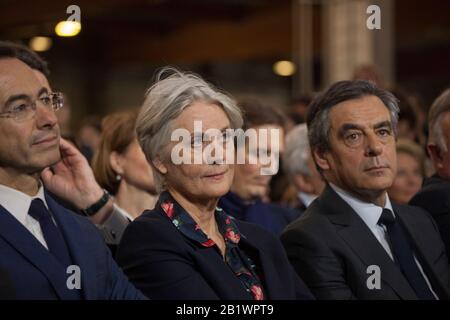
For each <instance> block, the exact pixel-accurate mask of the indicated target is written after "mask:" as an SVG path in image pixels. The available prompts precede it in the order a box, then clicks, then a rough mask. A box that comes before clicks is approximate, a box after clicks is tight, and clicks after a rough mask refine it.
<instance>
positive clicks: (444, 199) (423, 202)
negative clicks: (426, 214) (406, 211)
mask: <svg viewBox="0 0 450 320" xmlns="http://www.w3.org/2000/svg"><path fill="white" fill-rule="evenodd" d="M433 181H434V182H433V183H427V184H425V185H424V186H423V188H422V189H421V190H420V191H419V192H418V193H417V194H416V195H415V196H414V197H413V198H412V199H411V201H410V204H412V205H418V206H421V207H427V208H428V207H430V208H441V207H443V206H444V207H447V208H450V181H449V180H444V179H440V180H437V179H434V180H433ZM433 211H434V210H433Z"/></svg>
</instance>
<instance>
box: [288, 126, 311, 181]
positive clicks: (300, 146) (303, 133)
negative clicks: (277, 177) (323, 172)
mask: <svg viewBox="0 0 450 320" xmlns="http://www.w3.org/2000/svg"><path fill="white" fill-rule="evenodd" d="M310 157H311V151H310V148H309V142H308V129H307V127H306V123H302V124H299V125H297V126H295V127H294V128H293V129H292V130H291V131H289V133H288V134H287V135H286V142H285V148H284V154H283V169H284V171H285V173H286V175H287V176H292V175H294V174H299V173H300V174H303V175H305V176H307V177H310V176H311V175H312V172H311V170H310V169H309V166H308V160H309V159H310Z"/></svg>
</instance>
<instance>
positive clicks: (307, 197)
mask: <svg viewBox="0 0 450 320" xmlns="http://www.w3.org/2000/svg"><path fill="white" fill-rule="evenodd" d="M297 197H298V198H299V199H300V201H301V202H302V203H303V204H304V205H305V207H309V205H310V204H311V203H312V202H313V201H314V199H316V198H317V196H316V195H315V194H311V193H305V192H302V191H300V192H299V193H297Z"/></svg>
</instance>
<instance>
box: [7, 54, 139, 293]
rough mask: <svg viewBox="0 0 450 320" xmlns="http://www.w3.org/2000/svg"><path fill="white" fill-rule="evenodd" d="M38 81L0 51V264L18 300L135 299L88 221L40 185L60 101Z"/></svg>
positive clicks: (52, 152) (55, 144) (54, 141)
mask: <svg viewBox="0 0 450 320" xmlns="http://www.w3.org/2000/svg"><path fill="white" fill-rule="evenodd" d="M44 80H46V79H45V77H44ZM43 82H44V81H43V79H39V76H38V75H37V74H36V72H35V71H33V70H32V69H31V68H30V67H29V66H27V65H26V64H25V63H24V62H22V61H20V60H19V59H17V58H16V55H15V53H14V52H13V51H8V50H3V51H2V50H0V136H1V139H0V269H2V270H4V271H5V273H6V274H7V275H8V277H9V278H10V280H11V282H12V284H13V287H14V291H15V294H16V298H18V299H142V298H144V296H143V295H142V294H141V293H140V292H139V291H137V290H136V289H135V288H134V287H133V286H132V285H131V284H130V283H129V282H128V280H127V279H126V277H125V276H124V275H123V273H122V271H121V270H120V269H119V268H118V266H117V265H116V263H115V262H114V261H113V259H112V257H111V254H110V252H109V250H108V248H107V247H106V246H105V244H104V243H103V240H102V239H101V237H100V235H99V234H98V232H97V231H96V229H95V227H94V225H92V224H91V223H90V222H89V221H87V220H86V219H85V218H83V217H79V216H77V215H75V214H73V213H71V212H70V211H69V210H67V209H65V208H63V207H62V206H61V205H59V204H58V203H57V202H55V201H54V199H53V198H52V197H51V196H50V195H49V194H48V193H47V192H46V190H45V188H44V187H43V186H42V184H41V182H40V176H41V173H42V171H43V170H44V169H45V168H47V167H50V166H52V165H54V164H56V163H57V162H58V161H59V160H60V157H61V154H60V132H59V127H58V124H57V120H56V115H55V111H56V110H58V109H59V108H61V106H62V104H63V100H62V96H61V94H60V93H56V92H50V89H49V86H48V83H47V84H45V83H43Z"/></svg>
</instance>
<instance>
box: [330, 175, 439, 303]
mask: <svg viewBox="0 0 450 320" xmlns="http://www.w3.org/2000/svg"><path fill="white" fill-rule="evenodd" d="M330 187H331V188H332V189H333V190H334V191H335V192H336V193H337V194H338V195H339V196H340V197H341V198H342V199H343V200H344V201H345V202H346V203H347V204H348V205H349V206H350V207H351V208H352V209H353V210H354V211H355V212H356V213H357V214H358V216H359V217H360V218H361V219H362V220H363V221H364V223H365V224H366V225H367V227H369V229H370V231H372V233H373V235H374V236H375V238H376V239H377V240H378V242H379V243H380V244H381V246H382V247H383V248H384V250H385V251H386V252H387V254H388V255H389V257H390V258H391V259H392V260H394V258H393V255H392V251H391V247H390V246H389V242H388V239H387V230H386V227H385V226H380V225H379V224H378V220H380V217H381V214H382V213H383V209H389V210H391V212H392V214H393V215H394V216H395V213H394V209H393V208H392V204H391V201H390V200H389V196H388V194H387V192H386V202H385V204H384V207H383V208H382V207H380V206H377V205H376V204H373V203H367V202H363V201H361V200H359V199H357V198H355V197H354V196H352V195H350V194H349V193H348V192H346V191H344V190H342V189H341V188H339V187H338V186H336V185H334V184H332V183H330ZM414 260H415V261H416V264H417V266H418V267H419V270H420V272H421V273H422V275H423V277H424V278H425V281H426V283H427V285H428V287H429V288H430V290H431V292H432V293H433V295H434V297H435V298H436V299H438V296H437V295H436V293H435V292H434V291H433V288H432V287H431V283H430V281H429V280H428V277H427V275H426V274H425V272H424V271H423V268H422V266H421V265H420V263H419V261H418V260H417V258H416V256H415V255H414Z"/></svg>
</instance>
